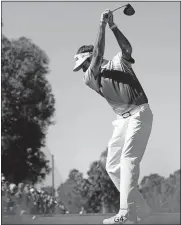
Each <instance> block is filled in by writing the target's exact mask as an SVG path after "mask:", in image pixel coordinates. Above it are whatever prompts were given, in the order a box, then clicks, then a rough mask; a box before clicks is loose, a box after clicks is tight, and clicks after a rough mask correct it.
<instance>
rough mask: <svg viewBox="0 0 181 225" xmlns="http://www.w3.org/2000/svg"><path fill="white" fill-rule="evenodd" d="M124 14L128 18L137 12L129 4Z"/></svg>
mask: <svg viewBox="0 0 181 225" xmlns="http://www.w3.org/2000/svg"><path fill="white" fill-rule="evenodd" d="M123 13H124V14H125V15H126V16H132V15H134V14H135V10H134V9H133V7H132V6H131V5H130V4H127V6H126V7H125V8H124V11H123Z"/></svg>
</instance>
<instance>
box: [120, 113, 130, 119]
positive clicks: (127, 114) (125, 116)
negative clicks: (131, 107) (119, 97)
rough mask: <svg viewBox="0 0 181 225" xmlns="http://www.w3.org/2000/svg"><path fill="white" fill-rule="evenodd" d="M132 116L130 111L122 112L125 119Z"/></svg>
mask: <svg viewBox="0 0 181 225" xmlns="http://www.w3.org/2000/svg"><path fill="white" fill-rule="evenodd" d="M129 116H131V113H130V112H129V111H128V112H125V113H123V114H122V117H123V118H124V119H125V118H127V117H129Z"/></svg>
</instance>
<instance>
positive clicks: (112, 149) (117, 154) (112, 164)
mask: <svg viewBox="0 0 181 225" xmlns="http://www.w3.org/2000/svg"><path fill="white" fill-rule="evenodd" d="M113 125H114V131H113V135H112V138H111V140H110V141H109V143H108V154H107V161H106V170H107V173H108V175H109V177H110V178H111V180H112V182H113V183H114V185H115V186H116V188H117V189H118V191H119V190H120V158H121V152H122V148H123V145H124V138H125V131H126V129H127V120H124V119H120V120H116V121H114V122H113Z"/></svg>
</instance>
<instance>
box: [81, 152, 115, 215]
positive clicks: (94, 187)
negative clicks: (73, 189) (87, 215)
mask: <svg viewBox="0 0 181 225" xmlns="http://www.w3.org/2000/svg"><path fill="white" fill-rule="evenodd" d="M106 157H107V148H106V150H105V151H104V152H103V153H102V154H101V156H100V160H99V161H95V162H93V163H92V164H91V165H90V169H89V171H88V172H87V175H88V178H87V179H83V181H82V182H81V183H80V185H79V187H78V190H79V192H80V194H81V196H82V198H83V199H84V201H83V202H84V204H83V206H84V208H85V210H86V212H93V213H97V212H104V213H106V212H117V211H118V209H119V191H118V190H117V189H116V187H115V186H114V184H113V183H112V181H111V179H110V178H109V176H108V174H107V172H106V170H105V161H106Z"/></svg>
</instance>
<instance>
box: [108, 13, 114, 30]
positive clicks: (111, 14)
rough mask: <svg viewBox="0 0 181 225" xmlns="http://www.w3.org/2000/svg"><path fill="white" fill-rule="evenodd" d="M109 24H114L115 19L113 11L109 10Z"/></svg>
mask: <svg viewBox="0 0 181 225" xmlns="http://www.w3.org/2000/svg"><path fill="white" fill-rule="evenodd" d="M108 24H109V26H110V27H111V26H113V25H114V19H113V13H112V11H110V12H109V17H108Z"/></svg>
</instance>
